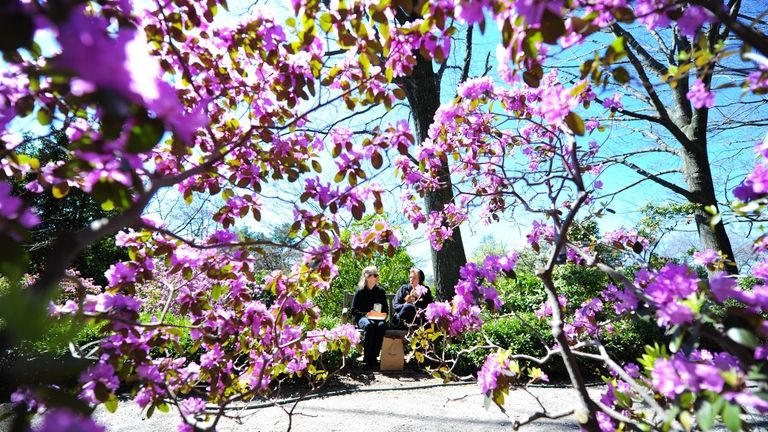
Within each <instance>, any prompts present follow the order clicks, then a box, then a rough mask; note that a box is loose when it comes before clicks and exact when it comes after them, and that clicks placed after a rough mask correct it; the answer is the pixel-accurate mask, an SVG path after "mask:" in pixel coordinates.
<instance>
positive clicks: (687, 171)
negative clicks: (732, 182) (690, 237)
mask: <svg viewBox="0 0 768 432" xmlns="http://www.w3.org/2000/svg"><path fill="white" fill-rule="evenodd" d="M680 157H681V158H682V159H683V176H684V177H685V183H686V184H687V185H688V190H689V191H690V192H691V195H690V201H691V202H693V203H695V204H698V205H699V206H698V208H697V209H696V211H695V212H694V218H695V220H696V228H697V230H698V233H699V241H700V242H701V247H702V248H704V249H713V250H716V251H721V252H722V253H723V254H725V256H726V258H727V259H728V260H729V262H728V263H727V264H726V266H725V270H726V271H727V272H728V273H730V274H736V273H738V269H737V267H736V259H735V258H734V254H733V247H732V246H731V240H730V239H729V238H728V233H727V232H726V231H725V226H724V225H723V221H722V220H720V221H719V222H718V223H717V224H716V225H715V226H714V227H710V225H709V221H710V219H711V218H712V215H710V214H709V213H707V212H706V211H705V210H704V208H705V207H707V206H713V207H714V208H715V209H717V198H716V197H715V189H714V186H713V185H714V183H713V181H712V170H711V169H710V165H709V156H708V155H707V146H706V144H704V145H702V144H701V143H699V142H696V141H694V142H693V143H692V144H691V145H687V146H685V147H683V148H681V149H680ZM718 212H719V210H718Z"/></svg>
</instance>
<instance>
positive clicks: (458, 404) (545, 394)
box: [96, 372, 598, 432]
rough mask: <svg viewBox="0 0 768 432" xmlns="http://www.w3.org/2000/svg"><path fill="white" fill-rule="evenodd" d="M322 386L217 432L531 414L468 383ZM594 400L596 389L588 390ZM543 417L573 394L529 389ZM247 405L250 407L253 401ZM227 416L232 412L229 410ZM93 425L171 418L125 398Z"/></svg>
mask: <svg viewBox="0 0 768 432" xmlns="http://www.w3.org/2000/svg"><path fill="white" fill-rule="evenodd" d="M343 380H345V381H347V382H342V383H340V384H339V385H338V386H333V387H332V388H330V389H329V392H330V393H332V395H324V396H321V397H313V398H311V399H308V400H304V401H302V402H300V403H298V404H297V405H296V407H295V408H294V414H293V416H291V417H290V419H291V421H290V423H289V416H288V414H287V413H286V411H285V410H290V409H291V407H292V405H290V404H289V405H284V406H283V407H276V406H268V407H258V408H257V407H253V406H251V407H247V406H243V407H240V410H239V414H240V416H241V419H242V423H237V422H235V421H234V420H232V419H223V420H222V421H221V422H220V423H219V427H218V428H217V429H218V430H219V431H286V430H288V427H289V424H290V427H291V430H293V431H370V432H377V431H382V432H385V431H386V432H391V431H395V430H402V431H407V430H418V431H441V432H443V431H462V432H464V431H478V432H479V431H510V430H512V425H513V422H514V421H515V420H516V419H525V418H527V417H528V416H529V415H530V414H532V413H534V412H535V411H537V410H538V407H539V406H538V403H537V402H536V400H535V399H534V397H533V396H531V395H530V394H527V393H526V392H524V391H520V390H518V391H514V392H512V393H511V394H510V396H509V398H508V401H507V404H506V409H507V413H508V415H506V414H504V413H502V412H501V411H500V410H499V409H498V408H497V407H496V406H495V405H493V406H491V407H489V408H488V409H487V410H486V409H484V408H483V402H484V398H483V396H481V395H480V391H479V389H478V387H477V385H476V384H475V383H463V384H460V385H455V384H454V385H442V383H441V381H439V380H436V379H433V378H429V377H426V376H424V375H423V374H414V373H403V374H391V375H388V374H382V373H378V372H377V373H368V374H359V375H357V376H353V377H351V378H350V377H344V378H343ZM592 391H593V392H594V394H595V395H597V393H598V389H593V390H592ZM531 393H532V394H533V395H536V396H537V397H539V398H540V400H541V402H542V404H543V405H544V406H545V407H547V408H548V409H549V410H550V411H551V412H560V411H563V410H565V409H567V408H570V407H572V406H573V405H574V403H575V401H576V394H575V392H574V391H573V390H570V389H567V388H557V387H546V388H542V387H538V388H532V389H531ZM253 405H257V404H256V403H254V404H253ZM233 414H234V411H233ZM96 418H97V419H98V421H99V423H101V424H104V425H106V426H107V430H108V431H110V432H136V431H158V432H165V431H168V432H174V431H176V425H177V423H178V420H177V417H176V415H175V414H174V413H173V412H171V413H168V414H164V413H160V412H157V411H156V412H155V414H154V415H153V416H152V417H151V418H149V419H146V418H144V415H143V413H142V411H141V410H140V409H139V408H138V407H137V406H136V405H134V404H133V403H132V402H130V401H126V402H121V404H120V406H119V408H118V410H117V412H116V413H114V414H110V413H108V412H106V411H105V410H104V409H103V408H100V409H99V410H97V413H96ZM524 430H526V431H570V430H578V427H577V425H576V422H575V420H574V419H573V417H566V418H563V419H558V420H548V419H542V420H538V421H537V422H535V423H534V424H533V425H529V426H526V427H525V428H524Z"/></svg>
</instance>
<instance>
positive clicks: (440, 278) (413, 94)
mask: <svg viewBox="0 0 768 432" xmlns="http://www.w3.org/2000/svg"><path fill="white" fill-rule="evenodd" d="M414 55H415V56H416V58H417V63H416V66H415V67H414V69H413V73H412V74H411V75H410V76H409V77H407V78H405V79H404V80H403V84H404V87H405V93H406V95H407V97H408V103H409V104H410V106H411V112H412V113H413V118H414V124H415V127H416V136H417V137H418V140H419V142H420V143H421V142H424V140H425V139H427V136H428V132H429V127H430V125H432V122H433V120H434V118H435V113H436V112H437V109H438V107H439V106H440V85H439V82H438V79H437V76H436V74H435V71H434V69H433V68H432V61H431V60H427V59H425V58H423V57H422V56H421V54H419V53H418V52H416V53H414ZM441 163H442V166H441V168H440V181H441V184H442V185H443V187H442V188H441V189H438V190H435V191H432V192H427V193H426V195H425V197H424V201H425V207H426V211H427V213H431V212H433V211H441V210H442V209H443V208H444V207H445V206H446V205H447V204H449V203H451V202H453V189H452V185H451V177H450V174H449V170H448V160H447V158H443V159H441ZM466 263H467V257H466V254H465V253H464V242H463V241H462V239H461V231H460V230H459V228H455V229H454V230H453V237H452V238H451V239H449V240H447V241H446V242H445V243H443V247H442V248H441V249H440V250H439V251H438V250H435V249H434V248H432V270H433V271H434V275H435V289H436V291H437V296H438V298H440V299H442V300H450V299H451V298H453V296H454V294H455V293H456V289H455V288H456V284H457V283H458V281H459V269H460V268H461V266H463V265H464V264H466Z"/></svg>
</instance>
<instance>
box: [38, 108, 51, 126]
mask: <svg viewBox="0 0 768 432" xmlns="http://www.w3.org/2000/svg"><path fill="white" fill-rule="evenodd" d="M37 122H38V123H40V124H41V125H43V126H48V125H49V124H51V113H50V112H48V110H47V109H45V108H40V109H39V110H38V111H37Z"/></svg>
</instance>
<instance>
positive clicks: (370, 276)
mask: <svg viewBox="0 0 768 432" xmlns="http://www.w3.org/2000/svg"><path fill="white" fill-rule="evenodd" d="M388 303H389V302H387V295H386V293H385V292H384V290H383V289H381V287H379V271H378V269H376V267H375V266H368V267H366V268H364V269H363V273H362V274H361V275H360V282H359V283H358V284H357V291H355V296H354V297H353V298H352V308H351V311H350V312H351V313H352V317H353V319H354V320H355V324H356V325H357V327H359V328H361V329H363V332H364V334H365V341H364V342H363V358H364V359H365V365H366V367H368V368H370V369H376V367H377V363H376V357H378V356H379V352H380V351H381V343H382V341H383V340H384V332H385V331H386V330H387V324H386V320H385V319H374V318H371V317H368V312H370V311H372V310H374V305H376V304H378V305H380V309H381V310H380V311H379V312H384V313H389V304H388Z"/></svg>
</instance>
